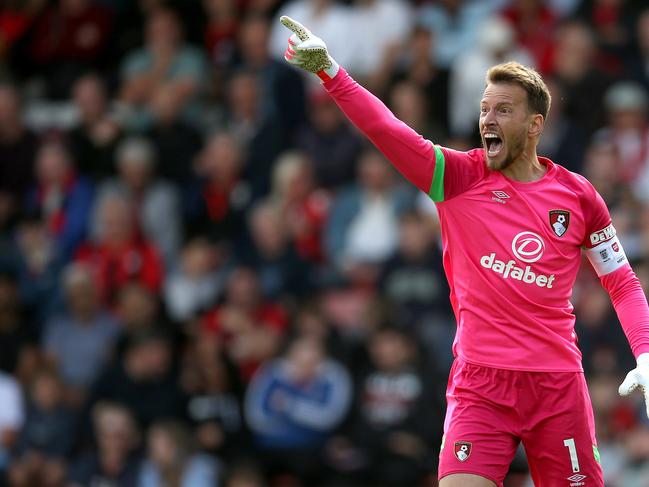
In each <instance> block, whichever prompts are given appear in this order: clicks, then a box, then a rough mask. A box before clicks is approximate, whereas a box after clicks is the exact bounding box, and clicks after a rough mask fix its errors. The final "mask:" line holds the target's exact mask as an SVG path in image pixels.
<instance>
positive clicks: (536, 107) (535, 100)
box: [486, 62, 552, 119]
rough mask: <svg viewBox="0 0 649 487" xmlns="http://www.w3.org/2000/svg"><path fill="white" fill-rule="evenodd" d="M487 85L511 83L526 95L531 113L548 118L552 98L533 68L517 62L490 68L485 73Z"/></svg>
mask: <svg viewBox="0 0 649 487" xmlns="http://www.w3.org/2000/svg"><path fill="white" fill-rule="evenodd" d="M486 82H487V84H490V83H511V84H515V85H518V86H520V87H521V88H523V89H524V90H525V92H526V93H527V106H528V108H529V110H530V112H532V113H540V114H541V115H543V118H544V119H545V118H548V112H549V111H550V103H551V102H552V97H551V96H550V90H548V87H547V86H546V84H545V82H544V81H543V78H541V75H540V74H539V73H538V72H537V71H536V70H535V69H533V68H530V67H528V66H523V65H522V64H519V63H517V62H508V63H503V64H497V65H496V66H492V67H491V68H489V71H487V76H486Z"/></svg>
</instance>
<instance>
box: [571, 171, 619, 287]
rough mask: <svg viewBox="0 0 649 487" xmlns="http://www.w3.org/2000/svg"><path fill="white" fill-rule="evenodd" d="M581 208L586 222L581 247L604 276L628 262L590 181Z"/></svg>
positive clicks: (604, 204)
mask: <svg viewBox="0 0 649 487" xmlns="http://www.w3.org/2000/svg"><path fill="white" fill-rule="evenodd" d="M582 210H583V212H584V220H585V223H586V232H585V237H584V241H583V242H582V247H583V248H584V249H585V252H586V256H587V257H588V260H589V261H590V263H591V265H592V266H593V268H594V269H595V272H597V275H598V276H599V277H602V276H605V275H607V274H610V273H612V272H614V271H616V270H617V269H619V268H621V267H623V266H624V265H625V264H628V261H627V258H626V254H625V253H624V249H623V248H622V244H621V243H620V240H619V239H618V237H617V234H616V232H615V227H614V226H613V223H612V222H611V215H610V213H609V211H608V208H607V207H606V203H604V200H603V199H602V197H601V196H600V195H599V193H598V192H597V191H595V189H594V188H593V187H592V186H591V185H590V183H588V193H587V194H586V196H585V197H584V198H583V199H582Z"/></svg>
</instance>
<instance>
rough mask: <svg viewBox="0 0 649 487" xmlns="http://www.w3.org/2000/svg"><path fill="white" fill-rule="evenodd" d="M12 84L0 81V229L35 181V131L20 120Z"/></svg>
mask: <svg viewBox="0 0 649 487" xmlns="http://www.w3.org/2000/svg"><path fill="white" fill-rule="evenodd" d="M22 110H23V106H22V103H21V100H20V95H19V93H18V90H17V88H16V87H15V86H12V85H9V84H6V83H0V229H3V228H5V227H6V226H7V224H8V223H10V220H11V219H12V218H13V217H14V216H15V214H16V212H17V211H18V210H19V209H20V203H22V202H23V201H24V195H25V193H26V192H27V190H28V189H29V187H30V186H32V184H33V182H34V161H35V159H36V149H37V147H38V142H37V137H36V135H35V134H34V133H33V132H32V131H30V130H29V129H28V128H27V127H26V126H25V124H24V123H23V116H22Z"/></svg>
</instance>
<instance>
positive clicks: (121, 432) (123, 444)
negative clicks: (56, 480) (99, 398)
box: [69, 401, 140, 487]
mask: <svg viewBox="0 0 649 487" xmlns="http://www.w3.org/2000/svg"><path fill="white" fill-rule="evenodd" d="M92 427H93V430H94V435H95V438H96V443H97V444H96V448H94V449H92V450H89V451H86V452H83V453H81V455H79V456H78V457H77V458H76V460H75V461H74V462H72V464H71V467H70V474H69V480H70V484H71V486H72V487H87V486H93V487H94V486H99V485H101V486H106V487H108V486H110V487H137V478H138V473H139V470H140V455H139V454H138V451H137V448H138V444H139V442H140V440H139V434H138V429H137V426H136V425H135V421H134V419H133V415H132V414H131V412H130V411H129V410H128V409H127V408H126V407H124V406H123V405H120V404H118V403H111V402H105V401H104V402H100V403H98V404H97V405H96V406H95V407H94V408H93V410H92Z"/></svg>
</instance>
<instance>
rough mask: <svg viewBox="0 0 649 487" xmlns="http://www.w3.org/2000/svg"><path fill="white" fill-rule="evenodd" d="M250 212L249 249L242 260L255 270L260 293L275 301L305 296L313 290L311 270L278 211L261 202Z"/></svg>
mask: <svg viewBox="0 0 649 487" xmlns="http://www.w3.org/2000/svg"><path fill="white" fill-rule="evenodd" d="M251 213H252V214H251V216H250V222H249V227H250V228H249V231H250V234H251V236H252V249H251V251H250V252H249V253H247V254H243V255H242V260H243V262H244V263H245V265H246V266H248V267H251V268H254V269H256V270H257V274H258V276H259V282H260V285H261V293H262V294H263V295H264V296H265V297H267V298H269V299H272V300H275V301H285V300H286V299H288V298H289V297H290V296H293V297H300V296H304V295H305V294H306V293H308V292H309V291H310V290H311V287H312V282H311V278H310V267H309V264H308V262H307V261H306V260H304V259H303V258H302V257H300V255H299V254H298V252H297V250H296V248H295V245H294V243H293V241H292V240H291V236H290V234H289V233H288V232H289V230H288V228H287V226H288V225H287V224H286V223H285V222H286V220H284V218H283V215H282V213H281V211H280V210H279V209H278V208H277V207H276V206H275V205H273V204H271V203H260V204H259V205H257V207H255V209H254V210H253V211H252V212H251Z"/></svg>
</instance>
